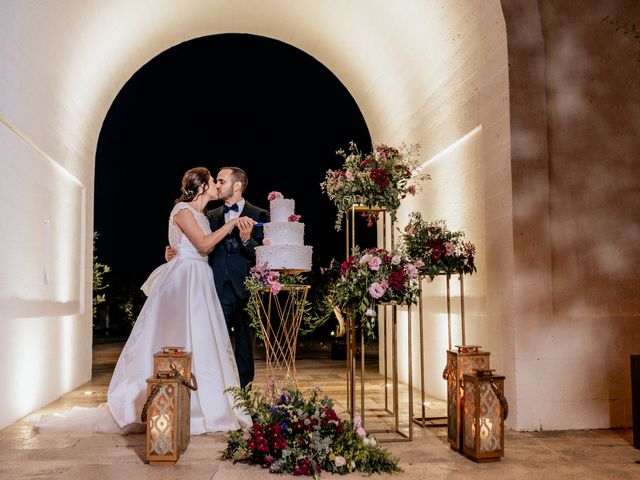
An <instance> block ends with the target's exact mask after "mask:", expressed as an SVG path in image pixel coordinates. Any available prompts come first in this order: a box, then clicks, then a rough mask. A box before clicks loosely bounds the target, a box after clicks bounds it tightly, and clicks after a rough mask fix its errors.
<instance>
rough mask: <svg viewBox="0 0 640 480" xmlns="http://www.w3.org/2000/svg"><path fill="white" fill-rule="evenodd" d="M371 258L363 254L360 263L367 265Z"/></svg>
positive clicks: (369, 255)
mask: <svg viewBox="0 0 640 480" xmlns="http://www.w3.org/2000/svg"><path fill="white" fill-rule="evenodd" d="M372 257H373V255H371V254H370V253H365V254H364V255H362V257H361V258H360V263H369V260H371V258H372Z"/></svg>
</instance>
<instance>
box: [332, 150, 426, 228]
mask: <svg viewBox="0 0 640 480" xmlns="http://www.w3.org/2000/svg"><path fill="white" fill-rule="evenodd" d="M418 150H419V147H418V145H414V146H412V147H406V146H404V145H403V146H401V147H400V148H399V149H398V148H394V147H389V146H387V145H382V144H380V145H376V146H375V148H374V150H373V151H372V152H371V153H368V154H366V155H363V154H362V153H361V152H360V150H358V147H357V146H356V144H355V143H353V142H351V143H350V144H349V150H348V152H345V151H344V150H338V151H337V152H336V153H337V154H338V155H341V156H342V157H343V158H344V165H343V167H342V169H341V170H328V171H327V173H326V176H325V180H324V182H322V183H321V184H320V186H321V188H322V190H323V191H324V192H326V194H327V196H328V197H329V199H330V200H331V201H332V202H333V203H334V205H335V206H336V207H337V208H338V216H337V218H336V230H340V229H341V228H342V218H343V217H344V215H345V213H346V212H347V211H348V210H349V208H350V207H351V206H352V205H364V206H366V207H368V208H374V207H375V208H384V209H386V210H387V211H388V212H389V214H390V215H391V218H392V219H393V220H395V219H396V212H397V211H398V208H399V207H400V201H401V200H402V199H403V198H405V197H406V196H407V195H415V193H416V184H415V182H416V181H417V180H421V179H428V178H429V176H428V175H426V174H418V175H414V173H413V172H414V170H415V169H416V168H417V166H418V163H417V158H416V157H417V154H418ZM362 215H363V216H364V217H365V218H367V220H368V223H367V224H368V226H372V225H373V223H374V221H375V220H376V219H377V217H378V212H376V211H371V212H366V213H363V214H362Z"/></svg>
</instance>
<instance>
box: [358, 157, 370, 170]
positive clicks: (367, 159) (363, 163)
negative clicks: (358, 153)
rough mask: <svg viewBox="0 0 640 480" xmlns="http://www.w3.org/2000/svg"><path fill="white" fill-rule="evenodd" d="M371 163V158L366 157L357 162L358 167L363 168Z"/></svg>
mask: <svg viewBox="0 0 640 480" xmlns="http://www.w3.org/2000/svg"><path fill="white" fill-rule="evenodd" d="M369 165H371V158H369V157H367V158H365V159H364V160H362V161H361V162H360V163H359V164H358V168H362V169H365V168H367V167H368V166H369Z"/></svg>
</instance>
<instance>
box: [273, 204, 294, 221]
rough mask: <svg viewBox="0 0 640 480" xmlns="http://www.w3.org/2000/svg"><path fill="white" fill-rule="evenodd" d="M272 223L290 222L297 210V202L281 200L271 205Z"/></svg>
mask: <svg viewBox="0 0 640 480" xmlns="http://www.w3.org/2000/svg"><path fill="white" fill-rule="evenodd" d="M269 209H270V210H271V221H272V222H288V221H289V216H290V215H293V214H294V213H295V210H296V202H295V200H292V199H290V198H279V199H277V200H271V202H270V203H269Z"/></svg>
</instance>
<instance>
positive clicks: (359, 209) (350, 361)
mask: <svg viewBox="0 0 640 480" xmlns="http://www.w3.org/2000/svg"><path fill="white" fill-rule="evenodd" d="M372 212H375V213H378V214H380V213H381V214H382V248H384V249H385V250H386V249H387V210H386V208H384V207H367V206H365V205H352V206H351V207H350V208H349V211H348V212H347V213H346V215H345V217H346V229H345V231H346V235H345V236H346V252H345V253H346V258H349V256H351V252H352V250H353V248H354V247H355V246H356V245H357V243H356V229H355V225H356V213H360V214H361V213H372ZM390 227H391V230H390V233H391V235H390V237H391V238H390V241H389V244H390V247H391V250H393V248H394V243H395V242H394V235H393V227H394V222H393V220H391V221H390ZM381 316H382V334H381V335H380V343H382V346H383V347H382V348H383V353H382V364H383V367H382V368H383V370H384V411H385V412H386V413H387V414H389V415H393V414H394V412H393V410H390V409H389V386H388V379H389V370H388V365H387V358H388V350H387V309H386V308H382V315H381ZM353 323H354V320H353V315H351V324H349V320H347V333H346V343H347V410H348V411H349V414H350V415H351V417H352V418H353V415H354V411H355V406H354V403H355V386H354V385H355V373H356V366H355V361H356V355H355V351H356V338H355V325H354V324H353ZM351 333H353V335H351V337H350V334H351ZM360 349H361V352H360V378H361V379H364V365H365V339H364V334H363V333H362V332H361V334H360ZM350 351H352V352H353V355H349V353H348V352H350ZM360 394H361V400H360V411H361V418H362V419H363V421H364V412H365V409H364V380H362V382H361V388H360Z"/></svg>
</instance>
